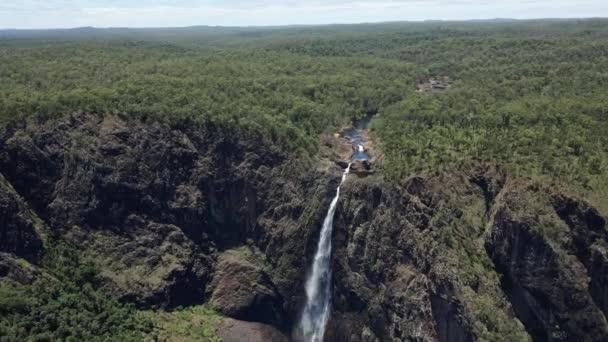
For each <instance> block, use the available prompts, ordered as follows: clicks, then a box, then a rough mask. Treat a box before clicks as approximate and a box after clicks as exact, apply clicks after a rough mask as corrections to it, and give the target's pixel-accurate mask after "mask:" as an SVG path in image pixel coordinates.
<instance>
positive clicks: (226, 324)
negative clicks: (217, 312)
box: [217, 318, 289, 342]
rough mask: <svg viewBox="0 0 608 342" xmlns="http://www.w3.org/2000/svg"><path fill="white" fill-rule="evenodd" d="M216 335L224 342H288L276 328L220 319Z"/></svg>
mask: <svg viewBox="0 0 608 342" xmlns="http://www.w3.org/2000/svg"><path fill="white" fill-rule="evenodd" d="M217 331H218V335H219V337H220V338H221V339H222V341H225V342H288V341H289V339H288V338H287V337H286V336H285V335H283V334H282V333H281V332H280V331H279V330H277V329H276V328H274V327H272V326H270V325H266V324H260V323H252V322H244V321H238V320H234V319H230V318H225V319H222V321H221V322H220V324H219V326H218V329H217Z"/></svg>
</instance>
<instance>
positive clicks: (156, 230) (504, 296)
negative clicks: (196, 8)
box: [0, 114, 608, 342]
mask: <svg viewBox="0 0 608 342" xmlns="http://www.w3.org/2000/svg"><path fill="white" fill-rule="evenodd" d="M334 157H335V156H334ZM336 158H337V157H336ZM328 160H333V159H331V158H329V159H328ZM334 162H335V160H334ZM334 162H328V163H326V164H327V165H324V167H311V166H310V165H305V164H302V163H303V162H300V161H294V160H290V159H289V158H288V156H287V155H286V154H284V153H283V152H281V151H277V150H276V149H275V148H273V147H271V146H266V145H264V144H260V142H259V141H258V140H257V139H255V137H247V136H245V135H240V134H239V133H238V132H232V131H230V130H226V129H225V128H221V127H217V126H214V125H213V124H207V125H197V124H194V123H191V122H180V123H174V124H166V123H161V122H144V121H141V120H136V119H132V118H127V117H121V116H116V115H88V114H79V115H72V116H69V117H66V118H64V119H60V120H56V121H53V122H48V123H45V124H42V125H32V126H29V127H25V128H19V129H13V130H11V131H5V132H2V133H0V170H1V172H2V174H3V175H4V176H5V177H6V181H5V182H4V183H2V184H1V186H0V220H3V221H2V222H4V223H5V224H4V225H2V226H0V234H3V235H2V237H3V238H2V240H0V251H1V252H3V254H2V253H0V277H4V278H7V277H12V279H14V280H16V281H19V282H23V283H28V282H31V281H32V280H33V279H35V278H36V277H39V276H40V272H39V270H38V269H37V268H36V267H35V266H32V267H28V268H25V269H21V268H19V267H18V266H19V263H20V261H19V260H20V259H19V258H18V256H21V257H26V258H33V259H35V258H36V254H37V253H39V252H40V250H41V241H42V237H41V236H39V231H38V230H39V229H37V222H38V221H41V222H42V221H44V224H45V225H46V226H47V227H48V234H51V235H52V236H53V237H55V238H57V239H60V240H62V241H65V242H67V243H69V244H71V245H72V246H74V247H76V248H78V249H79V250H80V251H81V252H82V253H83V254H85V255H89V256H92V257H93V258H94V260H95V261H96V262H97V263H98V265H99V266H100V269H101V275H102V277H103V278H104V279H105V286H104V288H105V290H106V291H107V292H108V293H110V294H111V295H113V296H115V297H117V298H120V299H122V300H123V301H128V302H133V303H136V304H138V305H139V306H142V307H171V306H176V305H189V304H198V303H203V302H204V303H207V304H208V305H211V306H212V307H214V308H215V309H216V310H217V311H219V312H221V313H222V314H224V315H226V316H229V317H232V318H234V319H237V320H230V319H226V320H225V321H224V323H225V324H224V323H223V324H224V325H222V328H220V332H221V334H224V335H223V337H224V338H225V340H226V341H232V340H234V341H275V340H276V341H284V340H286V339H287V337H286V335H288V334H289V333H290V332H291V330H292V329H294V328H295V327H296V323H297V320H298V319H299V315H300V310H301V308H302V304H303V302H304V299H305V298H304V296H305V291H304V284H303V283H304V281H305V278H306V274H307V272H308V271H309V267H310V265H311V262H312V260H311V258H312V257H313V256H314V252H315V248H316V245H317V239H318V235H319V230H320V228H321V223H322V221H323V218H324V215H325V213H326V210H327V207H328V206H329V202H330V201H331V199H332V197H333V196H334V195H335V190H336V187H337V185H338V182H339V180H340V175H341V171H342V170H341V168H340V167H339V166H336V165H335V163H334ZM329 164H331V165H329ZM369 169H370V168H368V167H367V166H366V165H365V164H364V163H359V164H357V165H354V167H353V175H351V176H349V177H348V179H347V181H346V182H345V183H344V186H343V188H342V191H341V197H340V201H339V204H338V207H337V211H336V216H335V221H334V236H333V244H334V254H333V259H332V260H333V261H332V263H333V290H332V303H333V304H332V310H333V311H332V314H331V318H330V322H329V326H328V327H327V335H326V341H366V342H367V341H370V342H371V341H477V340H483V341H495V340H501V339H504V338H505V336H508V337H509V338H510V339H511V340H514V341H527V340H529V339H530V338H532V339H534V340H537V341H541V340H545V339H553V340H589V341H601V340H607V339H608V337H607V335H606V311H607V303H608V290H607V284H608V279H607V278H606V277H608V268H607V265H608V255H607V250H608V248H607V246H608V239H607V236H608V234H607V229H606V218H605V217H604V216H603V215H602V214H601V213H599V212H598V211H597V210H595V209H593V208H592V207H591V206H590V205H589V204H587V203H585V202H583V201H580V200H577V199H574V198H570V197H567V196H564V195H561V194H551V193H550V191H547V190H546V189H544V190H543V189H540V188H538V187H534V186H523V185H513V184H511V183H510V182H509V179H508V175H507V174H506V173H505V172H504V171H502V170H500V168H498V167H496V166H495V165H489V164H481V165H477V166H475V167H473V168H472V169H471V170H470V171H469V172H457V173H454V174H451V175H441V176H437V177H431V178H423V177H412V178H411V179H409V180H407V181H405V182H404V183H403V184H401V185H399V186H397V185H394V184H388V183H386V182H384V181H383V180H382V179H381V178H380V177H377V176H375V175H372V174H370V173H368V171H370V170H369ZM357 174H365V175H366V176H367V177H356V175H357ZM5 237H6V239H5ZM9 241H10V243H9ZM2 258H4V259H2ZM243 320H244V321H250V322H243Z"/></svg>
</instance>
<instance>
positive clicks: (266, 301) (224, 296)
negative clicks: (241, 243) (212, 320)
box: [209, 247, 286, 327]
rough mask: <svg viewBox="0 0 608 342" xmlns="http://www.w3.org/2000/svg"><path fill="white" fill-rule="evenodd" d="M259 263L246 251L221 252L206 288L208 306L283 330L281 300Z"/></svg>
mask: <svg viewBox="0 0 608 342" xmlns="http://www.w3.org/2000/svg"><path fill="white" fill-rule="evenodd" d="M260 259H261V257H260V256H257V255H253V252H252V251H251V250H249V249H248V248H247V247H243V248H240V249H237V250H230V251H226V252H224V253H223V254H222V255H221V256H220V257H219V258H218V264H217V266H216V272H215V275H214V278H213V281H212V282H211V284H210V289H211V296H210V299H209V303H210V305H211V307H212V308H213V309H214V310H216V311H218V312H220V313H222V314H224V315H226V316H229V317H233V318H236V319H239V320H244V321H252V322H261V323H267V324H270V325H274V326H276V327H284V325H285V320H284V317H285V316H286V314H285V312H284V311H283V299H282V298H281V296H280V294H279V293H278V292H277V290H276V288H275V285H274V284H273V283H272V280H271V279H270V276H269V275H268V274H267V273H266V272H265V271H264V270H263V268H262V267H263V266H264V265H263V261H262V260H260Z"/></svg>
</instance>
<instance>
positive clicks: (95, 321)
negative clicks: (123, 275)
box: [0, 246, 152, 341]
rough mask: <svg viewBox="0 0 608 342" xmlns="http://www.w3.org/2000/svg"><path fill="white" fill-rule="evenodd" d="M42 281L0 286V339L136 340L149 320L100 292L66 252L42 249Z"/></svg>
mask: <svg viewBox="0 0 608 342" xmlns="http://www.w3.org/2000/svg"><path fill="white" fill-rule="evenodd" d="M43 264H44V267H45V270H46V271H47V272H48V277H41V278H40V279H39V280H37V281H36V282H34V283H33V284H32V285H16V284H11V283H8V282H2V283H0V339H7V340H8V341H107V340H110V339H113V340H118V341H140V340H141V339H142V338H143V334H144V333H145V332H148V331H150V329H151V328H152V325H151V323H150V322H149V321H147V320H145V319H142V318H139V317H138V316H137V315H136V313H137V311H136V310H135V308H134V307H133V306H131V305H124V304H122V303H119V302H118V301H116V300H115V299H111V298H109V297H107V296H106V295H104V294H103V293H102V292H101V291H100V282H99V279H98V278H97V271H96V270H95V268H94V267H93V265H92V264H91V263H89V262H86V261H82V260H80V259H79V257H78V256H77V254H76V253H75V252H74V251H72V250H70V249H69V248H67V247H64V246H61V247H54V248H51V249H50V250H48V254H47V255H46V256H45V259H44V262H43Z"/></svg>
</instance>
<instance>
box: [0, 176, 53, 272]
mask: <svg viewBox="0 0 608 342" xmlns="http://www.w3.org/2000/svg"><path fill="white" fill-rule="evenodd" d="M37 224H39V222H37V218H36V217H35V215H34V213H33V212H32V211H31V210H30V209H29V208H28V207H27V205H26V204H25V203H24V202H23V201H22V199H21V197H19V195H18V194H17V193H15V191H14V190H13V189H12V187H11V186H10V185H9V184H8V182H7V181H6V180H5V179H4V176H2V174H0V252H6V253H12V254H14V255H16V256H18V257H22V258H25V259H28V260H30V261H35V260H37V259H38V258H39V257H40V255H41V253H42V249H43V247H42V239H41V237H40V236H39V233H38V232H37V231H36V225H37Z"/></svg>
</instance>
